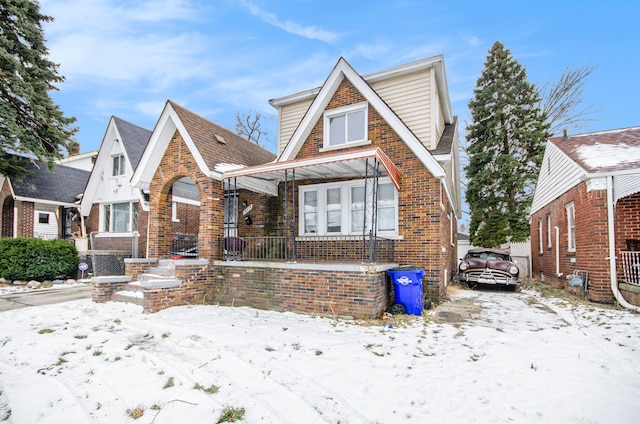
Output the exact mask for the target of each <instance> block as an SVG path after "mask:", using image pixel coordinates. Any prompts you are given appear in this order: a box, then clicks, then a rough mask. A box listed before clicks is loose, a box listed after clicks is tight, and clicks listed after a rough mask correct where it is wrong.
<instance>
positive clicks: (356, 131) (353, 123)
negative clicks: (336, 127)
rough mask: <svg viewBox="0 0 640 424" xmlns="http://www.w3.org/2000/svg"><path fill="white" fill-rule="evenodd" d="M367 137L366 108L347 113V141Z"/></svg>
mask: <svg viewBox="0 0 640 424" xmlns="http://www.w3.org/2000/svg"><path fill="white" fill-rule="evenodd" d="M364 139H365V123H364V110H359V111H357V112H352V113H350V114H348V115H347V142H352V141H360V140H364Z"/></svg>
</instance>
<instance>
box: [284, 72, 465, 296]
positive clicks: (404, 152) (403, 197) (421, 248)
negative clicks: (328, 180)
mask: <svg viewBox="0 0 640 424" xmlns="http://www.w3.org/2000/svg"><path fill="white" fill-rule="evenodd" d="M364 101H365V98H364V97H363V96H362V95H361V94H360V93H359V92H358V90H357V89H356V88H355V87H354V86H353V85H352V84H351V83H350V82H349V81H348V80H345V81H343V82H342V83H341V84H340V87H339V88H338V90H337V91H336V93H335V94H334V96H333V98H332V99H331V101H330V102H329V105H328V106H327V109H333V108H337V107H342V106H347V105H351V104H357V103H360V102H364ZM323 126H324V118H323V117H321V118H320V119H319V120H318V122H317V123H316V124H315V126H314V128H313V130H312V131H311V133H310V134H309V137H308V138H307V140H306V141H305V143H304V145H303V146H302V148H301V149H300V152H299V153H298V156H297V157H298V158H307V157H317V156H319V155H322V153H320V151H319V150H320V149H321V148H322V147H323ZM368 137H369V140H371V142H372V144H371V145H367V146H364V147H352V148H349V147H347V148H345V149H343V151H348V150H358V149H366V148H371V147H380V148H381V149H382V150H383V151H384V152H385V153H386V154H387V156H389V158H390V159H391V161H393V163H394V164H395V165H396V166H397V167H398V169H399V170H400V172H401V173H402V177H401V178H402V181H401V183H400V190H399V192H398V196H399V199H398V205H399V220H398V221H399V234H400V235H401V236H402V237H403V239H402V240H399V241H398V242H397V243H396V250H395V252H396V261H397V262H399V263H400V264H403V265H416V266H420V267H423V268H424V269H425V276H424V279H423V286H424V291H425V292H426V293H427V294H428V295H429V296H430V297H431V298H432V299H434V300H436V301H437V300H438V299H439V298H440V296H441V295H442V294H443V292H444V285H445V271H444V270H445V269H446V270H447V273H446V274H447V279H449V280H450V279H451V275H452V274H451V273H452V272H453V271H454V270H455V266H456V258H455V256H456V252H455V248H454V247H453V246H451V243H450V237H449V219H448V218H447V214H448V212H449V210H450V207H449V204H448V202H447V199H446V197H445V196H444V194H443V192H442V191H441V187H440V181H439V180H438V179H437V178H434V177H433V176H432V175H431V174H430V173H429V172H428V171H427V170H426V168H425V166H424V164H423V163H422V162H421V161H420V160H419V159H418V158H417V157H416V156H415V154H414V153H413V152H412V151H411V149H410V148H409V147H408V146H407V145H406V144H405V142H404V141H403V140H402V139H401V138H400V137H399V136H398V135H397V134H396V133H395V131H393V129H392V128H391V127H390V126H389V125H388V124H387V123H386V122H385V121H384V120H383V119H382V117H381V116H380V114H379V113H378V111H376V110H375V109H374V108H373V107H372V106H371V105H369V109H368ZM316 182H317V181H316ZM296 183H298V182H296ZM300 184H301V185H302V184H304V182H300ZM453 219H454V220H455V216H454V217H453ZM454 228H457V222H454Z"/></svg>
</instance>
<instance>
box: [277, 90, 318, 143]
mask: <svg viewBox="0 0 640 424" xmlns="http://www.w3.org/2000/svg"><path fill="white" fill-rule="evenodd" d="M312 102H313V97H312V98H309V99H304V100H301V101H299V102H296V103H291V104H288V105H285V106H282V107H281V108H280V117H279V123H278V154H280V153H282V151H283V150H284V148H285V147H286V145H287V143H288V142H289V140H290V139H291V136H293V133H294V132H295V131H296V128H298V124H299V123H300V121H302V118H303V117H304V114H305V113H306V112H307V110H308V109H309V106H310V105H311V103H312Z"/></svg>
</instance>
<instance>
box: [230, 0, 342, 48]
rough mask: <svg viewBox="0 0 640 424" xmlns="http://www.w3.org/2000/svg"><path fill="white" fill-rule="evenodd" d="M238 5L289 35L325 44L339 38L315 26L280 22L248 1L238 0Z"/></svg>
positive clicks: (335, 34)
mask: <svg viewBox="0 0 640 424" xmlns="http://www.w3.org/2000/svg"><path fill="white" fill-rule="evenodd" d="M238 4H240V5H241V6H242V7H244V8H246V9H248V10H249V12H251V14H252V15H254V16H257V17H258V18H260V20H262V21H263V22H266V23H268V24H269V25H273V26H274V27H276V28H280V29H281V30H283V31H286V32H288V33H290V34H294V35H299V36H302V37H305V38H309V39H312V40H320V41H324V42H326V43H331V42H333V41H336V40H337V39H338V38H340V34H338V33H335V32H332V31H327V30H324V29H321V28H318V27H316V26H315V25H312V26H303V25H300V24H298V23H296V22H292V21H284V22H283V21H280V20H279V19H278V17H277V16H276V15H275V14H273V13H270V12H266V11H264V10H262V9H260V8H259V7H258V6H256V5H255V4H254V3H251V2H249V1H246V0H239V1H238Z"/></svg>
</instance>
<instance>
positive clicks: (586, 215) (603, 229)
mask: <svg viewBox="0 0 640 424" xmlns="http://www.w3.org/2000/svg"><path fill="white" fill-rule="evenodd" d="M570 202H574V207H575V226H576V251H575V252H569V251H568V241H567V213H566V209H565V207H566V205H567V204H569V203H570ZM547 214H549V215H550V216H551V227H552V232H551V236H552V237H551V248H547V219H546V216H547ZM539 218H542V225H543V231H542V234H543V253H542V254H540V253H539V252H540V246H539V243H538V219H539ZM531 223H532V225H531V252H532V258H531V267H532V275H533V276H534V277H539V276H541V275H543V276H544V280H545V281H551V282H555V283H561V284H563V285H564V286H565V287H567V286H568V280H567V275H571V274H572V273H573V271H574V270H587V271H589V292H588V294H587V296H588V298H589V299H590V300H593V301H597V302H613V301H614V297H613V292H612V291H611V287H610V285H611V282H610V276H609V261H608V260H607V257H608V252H609V249H608V232H607V206H606V191H605V190H592V191H590V192H587V188H586V184H585V183H580V184H579V185H577V186H576V187H574V188H572V189H571V190H569V191H567V192H566V193H564V194H563V195H562V196H560V197H559V198H558V199H556V200H555V201H554V202H552V203H550V204H549V205H547V206H545V207H544V208H543V209H541V210H539V211H537V212H536V213H535V214H534V215H533V216H532V218H531ZM556 226H557V227H558V228H559V231H560V237H559V241H560V242H559V248H560V261H559V262H560V273H561V274H562V276H560V277H557V276H556V275H555V272H556V271H555V269H556V241H555V230H554V228H553V227H556Z"/></svg>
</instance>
